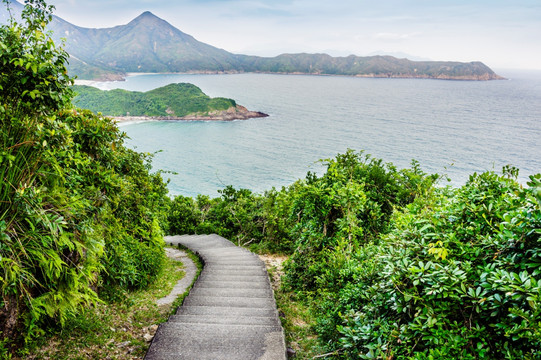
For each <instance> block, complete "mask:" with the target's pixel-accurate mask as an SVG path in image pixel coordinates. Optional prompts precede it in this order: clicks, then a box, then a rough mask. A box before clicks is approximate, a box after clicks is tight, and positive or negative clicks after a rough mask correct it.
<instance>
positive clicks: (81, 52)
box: [0, 1, 501, 80]
mask: <svg viewBox="0 0 541 360" xmlns="http://www.w3.org/2000/svg"><path fill="white" fill-rule="evenodd" d="M2 8H3V9H2V10H1V11H4V12H5V8H4V6H2ZM12 8H13V9H14V11H15V12H17V11H20V9H21V8H22V5H21V4H20V3H18V2H14V1H12ZM2 19H5V15H2V14H1V13H0V20H2ZM49 29H50V30H52V31H53V34H54V38H55V39H56V40H57V41H59V40H60V39H61V38H64V39H66V45H65V49H66V50H67V51H68V53H69V54H70V55H71V58H70V61H69V62H70V72H71V74H73V75H77V76H78V78H79V79H109V80H113V79H120V78H122V77H124V76H125V74H126V73H128V72H158V73H159V72H174V73H177V72H182V73H186V72H188V73H192V72H196V73H237V72H263V73H280V74H320V75H349V76H361V77H396V78H432V79H453V80H494V79H501V77H500V76H498V75H497V74H495V73H494V71H492V70H491V69H490V68H489V67H488V66H486V65H485V64H483V63H481V62H469V63H463V62H451V61H449V62H443V61H411V60H408V59H398V58H395V57H393V56H364V57H361V56H355V55H350V56H347V57H332V56H329V55H327V54H304V53H303V54H282V55H279V56H276V57H259V56H247V55H238V54H233V53H230V52H228V51H226V50H223V49H219V48H216V47H213V46H211V45H208V44H205V43H202V42H200V41H197V40H196V39H195V38H194V37H192V36H190V35H188V34H185V33H183V32H182V31H180V30H179V29H177V28H175V27H174V26H172V25H171V24H169V23H168V22H166V21H165V20H163V19H160V18H159V17H157V16H155V15H154V14H152V13H150V12H144V13H143V14H141V15H139V16H138V17H137V18H135V19H133V20H132V21H131V22H129V23H128V24H127V25H120V26H115V27H113V28H107V29H90V28H82V27H79V26H76V25H73V24H71V23H69V22H67V21H65V20H63V19H61V18H59V17H56V16H55V17H54V18H53V21H52V22H51V23H50V24H49Z"/></svg>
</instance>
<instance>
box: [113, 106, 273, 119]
mask: <svg viewBox="0 0 541 360" xmlns="http://www.w3.org/2000/svg"><path fill="white" fill-rule="evenodd" d="M267 116H269V115H268V114H265V113H262V112H259V111H250V110H248V109H246V108H245V107H244V106H241V105H237V106H234V107H230V108H229V109H227V110H215V111H211V112H209V113H206V114H198V113H194V114H189V115H186V116H114V117H112V118H113V119H114V120H115V121H117V122H127V121H151V120H161V121H233V120H248V119H254V118H262V117H267Z"/></svg>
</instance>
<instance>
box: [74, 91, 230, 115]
mask: <svg viewBox="0 0 541 360" xmlns="http://www.w3.org/2000/svg"><path fill="white" fill-rule="evenodd" d="M73 89H74V91H75V93H76V96H75V98H74V99H73V103H74V104H75V105H76V106H79V107H81V108H84V109H90V110H92V111H94V112H95V113H102V114H104V115H107V116H126V115H130V116H172V117H182V116H187V115H195V114H199V115H206V114H208V113H210V112H215V111H222V110H227V109H229V108H231V107H235V106H236V105H237V104H236V103H235V101H234V100H231V99H226V98H210V97H208V96H207V95H205V94H204V93H203V92H202V91H201V89H200V88H198V87H197V86H195V85H192V84H187V83H180V84H169V85H167V86H164V87H161V88H157V89H154V90H151V91H148V92H145V93H143V92H138V91H127V90H122V89H115V90H110V91H104V90H99V89H97V88H94V87H90V86H74V88H73Z"/></svg>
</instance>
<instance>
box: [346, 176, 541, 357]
mask: <svg viewBox="0 0 541 360" xmlns="http://www.w3.org/2000/svg"><path fill="white" fill-rule="evenodd" d="M540 179H541V176H540V175H537V176H536V177H532V181H531V182H530V185H531V187H530V188H528V189H522V188H521V186H520V185H519V184H517V183H516V182H515V181H514V180H512V179H509V178H506V177H503V176H498V175H496V174H494V173H492V172H487V173H483V174H479V175H477V174H474V175H472V176H471V177H470V180H469V181H468V183H467V184H466V185H464V186H463V187H461V188H460V189H457V190H455V191H452V192H451V193H450V194H448V195H446V196H443V197H440V198H436V199H432V200H431V201H425V203H424V204H423V205H424V206H410V207H408V209H406V210H404V211H403V212H401V213H398V214H397V215H396V219H395V223H396V226H395V228H394V229H393V230H392V231H391V232H390V233H389V235H387V236H384V237H383V239H382V240H381V243H380V245H379V247H378V250H377V251H376V256H375V260H372V261H371V262H373V263H375V267H372V268H374V269H375V271H370V272H368V273H367V272H366V269H365V268H364V267H365V265H366V260H365V261H360V262H359V268H358V269H357V274H355V276H354V278H355V280H354V281H352V282H351V284H350V285H349V286H348V287H346V288H344V289H343V290H341V291H340V294H339V298H340V299H341V301H342V300H343V301H344V302H345V303H348V304H353V306H351V305H350V306H349V307H350V308H351V309H352V311H351V312H349V313H345V312H344V313H343V318H344V321H345V323H344V326H339V327H338V330H339V332H340V333H341V335H342V338H341V340H340V346H342V347H344V348H345V349H346V351H347V354H348V356H350V357H361V358H397V359H401V358H404V359H406V358H407V359H410V358H415V359H429V358H439V359H443V358H453V357H454V358H461V359H518V358H521V359H538V358H540V356H541V354H540V353H539V349H540V348H541V340H540V339H541V337H540V334H541V326H540V324H541V323H540V319H541V316H540V315H541V313H540V311H541V302H540V295H541V286H540V284H539V280H540V274H541V252H540V250H539V245H540V234H541V230H540V229H541V210H540V201H539V187H540V181H539V180H540ZM536 194H537V195H536ZM415 205H419V204H415ZM359 254H362V252H360V253H359ZM353 310H354V311H353Z"/></svg>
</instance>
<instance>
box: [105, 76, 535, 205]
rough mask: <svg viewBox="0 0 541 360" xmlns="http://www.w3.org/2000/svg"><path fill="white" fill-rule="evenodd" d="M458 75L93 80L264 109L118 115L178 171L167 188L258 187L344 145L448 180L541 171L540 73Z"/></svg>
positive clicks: (160, 162)
mask: <svg viewBox="0 0 541 360" xmlns="http://www.w3.org/2000/svg"><path fill="white" fill-rule="evenodd" d="M500 74H501V75H503V76H506V77H509V78H510V80H506V81H490V82H462V81H439V80H414V79H363V78H353V77H332V76H300V75H299V76H297V75H266V74H238V75H237V74H236V75H176V74H175V75H163V74H160V75H156V74H154V75H137V76H131V77H129V78H128V79H127V81H125V82H114V83H98V84H96V85H97V86H98V87H100V88H102V89H112V88H124V89H129V90H138V91H146V90H150V89H153V88H156V87H159V86H163V85H166V84H169V83H174V82H189V83H193V84H195V85H197V86H199V87H200V88H201V89H202V90H203V91H204V92H205V93H207V94H208V95H210V96H213V97H215V96H223V97H229V98H233V99H235V100H236V101H237V102H238V103H239V104H241V105H244V106H246V107H248V108H249V109H250V110H257V111H263V112H265V113H267V114H269V115H270V116H269V117H267V118H261V119H251V120H246V121H233V122H157V121H156V122H141V123H125V124H121V128H122V130H123V131H125V132H126V133H127V134H128V136H129V137H130V140H129V142H128V144H129V145H130V146H133V147H135V148H136V149H137V150H138V151H143V152H156V151H161V152H159V153H157V154H156V156H155V159H154V162H153V165H154V168H155V169H161V170H166V171H172V172H176V173H177V174H176V175H168V176H169V177H170V179H171V182H170V184H169V189H170V192H171V194H173V195H177V194H182V195H189V196H194V195H196V194H207V195H211V196H215V195H218V194H217V192H216V191H217V190H218V189H221V188H223V187H224V186H226V185H230V184H231V185H234V186H235V187H243V188H248V189H252V190H254V191H258V192H262V191H264V190H266V189H270V188H271V187H273V186H274V187H281V186H284V185H289V184H291V183H292V182H293V181H295V180H296V179H299V178H303V177H304V176H305V175H306V172H307V171H316V172H320V171H321V165H319V164H318V163H316V161H317V160H318V159H321V158H329V157H333V156H335V155H336V154H337V153H340V152H344V151H346V149H348V148H351V149H355V150H365V151H366V152H367V153H369V154H371V155H372V156H374V157H378V158H382V159H383V160H384V161H385V162H392V163H394V164H395V165H396V166H398V167H407V166H409V164H410V162H411V160H412V159H416V160H418V161H419V162H420V163H421V166H422V168H423V169H424V170H425V171H427V172H438V173H445V174H447V175H448V176H449V177H450V178H451V181H452V184H455V185H460V184H462V183H464V182H465V181H466V180H467V178H468V176H469V175H470V174H472V173H473V172H482V171H485V170H497V171H500V170H501V167H502V166H503V165H506V164H511V165H513V166H516V167H518V168H519V169H520V180H521V181H522V182H525V181H526V180H527V177H528V175H531V174H534V173H538V172H540V171H541V141H540V139H541V73H540V72H516V73H515V72H500Z"/></svg>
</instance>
